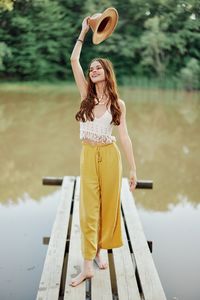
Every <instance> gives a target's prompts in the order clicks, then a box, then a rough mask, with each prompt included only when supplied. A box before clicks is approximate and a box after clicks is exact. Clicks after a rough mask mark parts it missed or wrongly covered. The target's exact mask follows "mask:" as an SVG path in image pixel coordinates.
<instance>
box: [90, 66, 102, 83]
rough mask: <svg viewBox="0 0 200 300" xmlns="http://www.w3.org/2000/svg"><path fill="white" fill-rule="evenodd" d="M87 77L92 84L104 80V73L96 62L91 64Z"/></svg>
mask: <svg viewBox="0 0 200 300" xmlns="http://www.w3.org/2000/svg"><path fill="white" fill-rule="evenodd" d="M89 76H90V79H91V80H92V82H93V83H97V82H100V81H104V80H105V71H104V69H103V67H102V65H101V64H100V62H99V61H98V60H95V61H93V62H92V63H91V65H90V68H89Z"/></svg>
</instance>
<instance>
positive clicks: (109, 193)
mask: <svg viewBox="0 0 200 300" xmlns="http://www.w3.org/2000/svg"><path fill="white" fill-rule="evenodd" d="M121 182H122V161H121V153H120V150H119V148H118V147H117V145H116V143H115V142H113V143H112V144H107V145H106V144H105V145H91V144H87V143H84V141H82V149H81V155H80V203H79V217H80V229H81V251H82V255H83V257H84V259H88V260H92V259H94V258H95V256H96V253H97V249H99V248H101V249H112V248H117V247H121V246H123V241H122V232H121V207H120V192H121Z"/></svg>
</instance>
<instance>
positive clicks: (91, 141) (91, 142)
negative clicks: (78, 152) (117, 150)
mask: <svg viewBox="0 0 200 300" xmlns="http://www.w3.org/2000/svg"><path fill="white" fill-rule="evenodd" d="M81 141H82V143H85V144H90V145H94V146H102V145H109V144H112V143H113V142H112V143H99V142H95V141H93V140H89V139H82V140H81Z"/></svg>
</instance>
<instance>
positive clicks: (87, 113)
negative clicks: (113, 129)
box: [75, 58, 121, 125]
mask: <svg viewBox="0 0 200 300" xmlns="http://www.w3.org/2000/svg"><path fill="white" fill-rule="evenodd" d="M94 61H98V62H99V63H100V64H101V66H102V67H103V69H104V72H105V89H104V92H105V93H106V95H107V96H108V97H109V101H108V103H107V105H108V104H109V103H110V111H111V114H112V121H111V124H112V123H113V124H114V125H119V124H120V116H121V109H120V106H119V104H118V98H119V95H118V91H117V83H116V78H115V73H114V69H113V65H112V63H111V61H110V60H108V59H105V58H94V59H93V60H92V61H91V62H90V64H89V68H88V72H87V82H88V86H87V95H86V97H85V99H83V100H82V101H81V105H80V109H79V111H78V112H77V113H76V115H75V119H76V120H77V121H80V120H81V121H82V122H86V121H87V120H89V121H93V120H94V114H93V112H92V110H93V108H94V106H95V105H96V104H95V98H96V97H97V93H96V88H95V83H93V82H92V80H91V79H90V76H89V72H90V65H91V64H92V63H93V62H94Z"/></svg>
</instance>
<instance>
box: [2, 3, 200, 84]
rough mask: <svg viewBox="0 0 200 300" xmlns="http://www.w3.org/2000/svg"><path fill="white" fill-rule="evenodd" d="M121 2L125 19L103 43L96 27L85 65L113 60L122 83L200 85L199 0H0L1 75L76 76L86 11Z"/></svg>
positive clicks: (87, 46)
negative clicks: (75, 52)
mask: <svg viewBox="0 0 200 300" xmlns="http://www.w3.org/2000/svg"><path fill="white" fill-rule="evenodd" d="M111 6H112V7H115V8H116V9H117V10H118V13H119V22H118V25H117V27H116V29H115V31H114V33H113V34H112V35H111V36H110V37H109V38H108V39H107V40H105V41H104V42H103V43H101V44H99V45H93V44H92V31H91V30H90V31H89V33H88V35H87V37H86V40H85V41H84V46H83V50H82V53H81V64H82V66H83V68H84V71H86V70H87V67H88V64H89V62H90V60H91V59H92V58H94V57H107V58H109V59H110V60H111V61H112V63H113V65H114V68H115V70H116V74H117V79H118V81H119V82H121V83H124V82H129V81H130V80H131V78H137V77H141V78H149V79H155V78H157V79H159V80H166V79H167V78H170V80H172V81H173V82H174V83H177V84H178V83H181V84H182V85H183V87H185V88H187V89H199V88H200V80H199V78H200V51H199V49H200V20H199V15H200V6H199V1H198V0H188V1H183V0H150V1H149V2H147V1H146V0H127V1H120V0H113V1H109V0H107V1H106V0H104V1H97V0H96V1H92V0H85V1H81V0H15V1H12V0H1V2H0V78H1V80H12V81H13V80H15V81H17V80H20V81H31V80H34V81H35V80H37V81H44V80H45V81H46V80H48V81H53V80H68V81H70V80H72V71H71V66H70V55H71V52H72V49H73V47H74V44H75V41H76V39H77V37H78V35H79V32H80V30H81V23H82V20H83V18H84V17H85V16H88V15H92V14H94V13H96V12H103V11H104V9H106V8H108V7H111Z"/></svg>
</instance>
